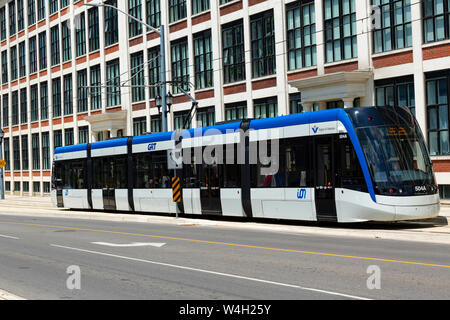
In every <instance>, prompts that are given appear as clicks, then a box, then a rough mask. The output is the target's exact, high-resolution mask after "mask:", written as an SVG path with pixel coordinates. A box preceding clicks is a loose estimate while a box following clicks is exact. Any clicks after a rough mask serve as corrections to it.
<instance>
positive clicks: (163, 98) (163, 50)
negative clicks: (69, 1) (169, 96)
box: [84, 2, 167, 132]
mask: <svg viewBox="0 0 450 320" xmlns="http://www.w3.org/2000/svg"><path fill="white" fill-rule="evenodd" d="M84 5H85V6H90V7H107V8H112V9H114V10H117V11H118V12H120V13H123V14H124V15H126V16H127V17H128V18H130V19H132V20H134V21H136V22H138V23H140V24H143V25H144V26H146V27H147V28H148V29H150V30H152V31H154V32H156V33H158V34H159V37H160V59H161V73H160V78H161V85H160V87H161V104H162V111H163V112H162V116H161V122H162V131H163V132H166V131H167V116H166V111H167V103H166V93H167V88H166V59H165V56H166V37H165V30H164V25H161V26H160V27H159V30H158V29H156V28H155V27H152V26H151V25H149V24H147V23H145V22H144V21H142V20H139V19H137V18H135V17H133V16H132V15H131V14H129V13H127V12H125V11H123V10H120V9H119V8H117V7H114V6H112V5H110V4H107V3H103V2H87V3H85V4H84Z"/></svg>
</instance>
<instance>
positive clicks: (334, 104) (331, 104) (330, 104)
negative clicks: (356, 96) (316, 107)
mask: <svg viewBox="0 0 450 320" xmlns="http://www.w3.org/2000/svg"><path fill="white" fill-rule="evenodd" d="M338 108H340V109H343V108H344V101H342V100H334V101H327V109H338Z"/></svg>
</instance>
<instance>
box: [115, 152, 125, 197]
mask: <svg viewBox="0 0 450 320" xmlns="http://www.w3.org/2000/svg"><path fill="white" fill-rule="evenodd" d="M127 173H128V162H127V158H126V156H119V157H115V158H114V176H113V180H114V187H115V188H116V189H127V188H128V174H127Z"/></svg>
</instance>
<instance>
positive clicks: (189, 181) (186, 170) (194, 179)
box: [183, 148, 201, 188]
mask: <svg viewBox="0 0 450 320" xmlns="http://www.w3.org/2000/svg"><path fill="white" fill-rule="evenodd" d="M194 150H195V149H194V148H188V149H183V161H184V162H185V163H183V179H184V181H183V187H184V188H199V187H200V184H199V181H198V179H199V177H198V172H199V170H198V169H199V166H198V165H197V164H196V162H195V152H194ZM200 150H201V149H200ZM198 151H199V150H197V152H198ZM188 157H190V158H191V159H190V161H187V160H189V159H188Z"/></svg>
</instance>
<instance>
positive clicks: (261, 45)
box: [250, 10, 276, 78]
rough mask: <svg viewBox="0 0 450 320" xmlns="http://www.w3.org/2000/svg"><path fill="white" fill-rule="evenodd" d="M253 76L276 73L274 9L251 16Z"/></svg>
mask: <svg viewBox="0 0 450 320" xmlns="http://www.w3.org/2000/svg"><path fill="white" fill-rule="evenodd" d="M250 34H251V45H252V46H251V48H252V77H253V78H259V77H263V76H268V75H272V74H275V73H276V62H275V30H274V24H273V10H269V11H266V12H263V13H261V14H258V15H255V16H252V17H250Z"/></svg>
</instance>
